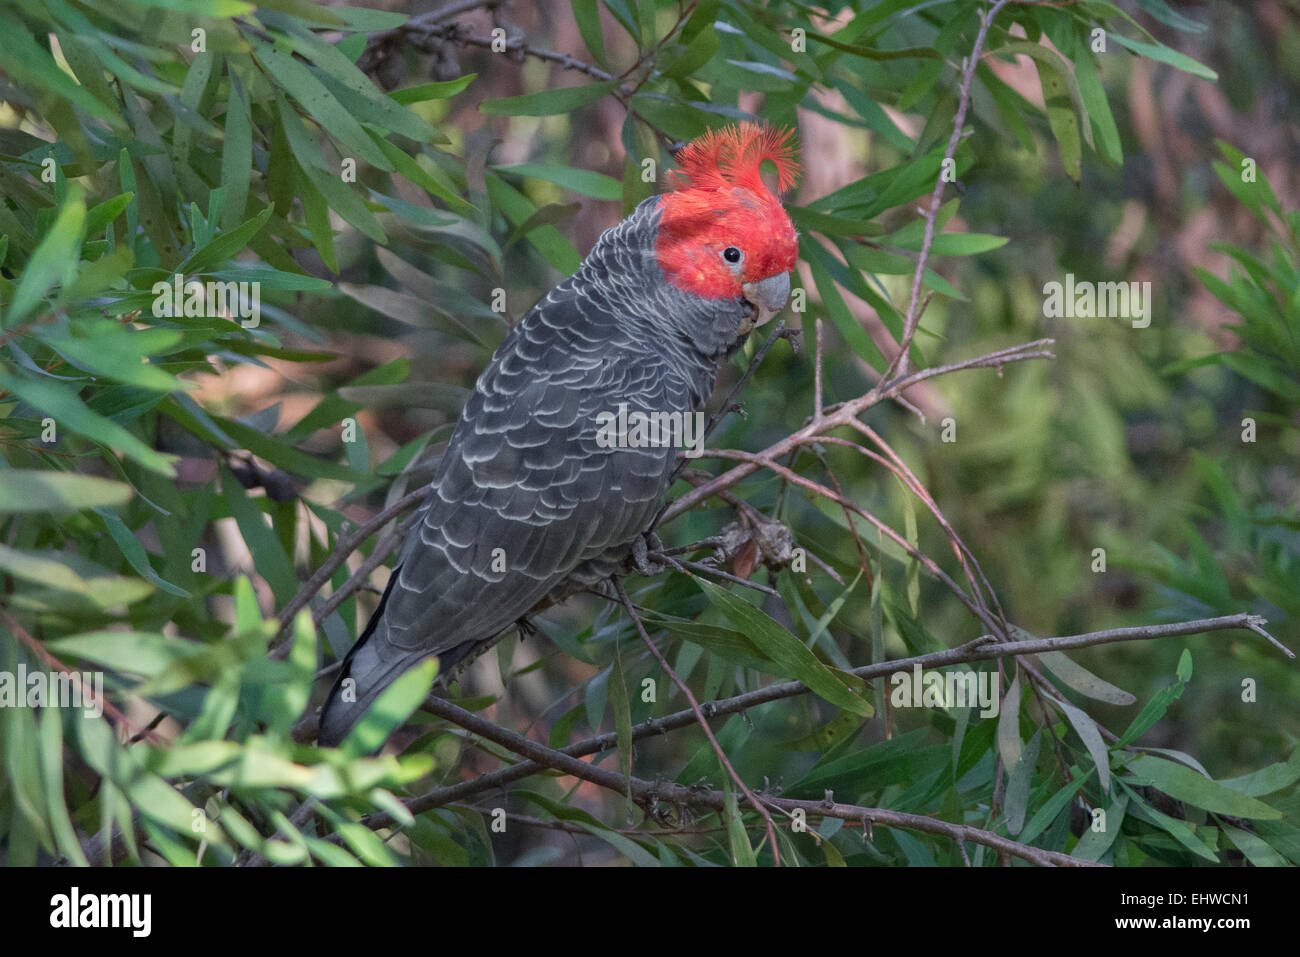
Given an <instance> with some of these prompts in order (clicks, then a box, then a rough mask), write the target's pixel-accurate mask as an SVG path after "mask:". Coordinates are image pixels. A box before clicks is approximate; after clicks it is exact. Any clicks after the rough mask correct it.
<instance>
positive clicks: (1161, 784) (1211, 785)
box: [1127, 754, 1282, 821]
mask: <svg viewBox="0 0 1300 957" xmlns="http://www.w3.org/2000/svg"><path fill="white" fill-rule="evenodd" d="M1127 770H1128V771H1129V772H1130V773H1131V774H1133V775H1134V776H1135V778H1136V779H1137V781H1138V782H1139V783H1142V784H1149V785H1151V786H1152V787H1154V788H1157V789H1159V790H1161V791H1163V792H1164V793H1165V794H1168V795H1169V796H1170V797H1172V798H1176V799H1177V800H1179V801H1183V802H1184V803H1186V804H1190V805H1192V806H1193V807H1198V808H1201V809H1203V810H1206V811H1211V812H1213V813H1215V814H1227V815H1230V816H1231V817H1244V818H1257V819H1260V820H1267V821H1275V820H1278V819H1280V818H1281V817H1282V812H1281V811H1278V810H1276V809H1274V808H1271V807H1269V806H1268V805H1267V804H1265V803H1264V802H1263V801H1259V800H1257V799H1255V798H1253V797H1251V796H1250V795H1248V794H1243V793H1241V792H1240V791H1236V790H1234V789H1232V788H1230V787H1226V786H1225V785H1223V784H1220V783H1219V782H1217V781H1212V780H1211V779H1209V778H1207V777H1205V776H1203V775H1201V774H1197V773H1196V772H1195V771H1193V770H1192V769H1191V768H1188V767H1184V766H1183V765H1181V764H1177V763H1175V762H1173V761H1167V760H1165V759H1164V758H1158V757H1156V756H1155V755H1151V754H1144V755H1141V756H1140V757H1137V758H1134V759H1133V760H1132V761H1130V762H1129V763H1128V768H1127Z"/></svg>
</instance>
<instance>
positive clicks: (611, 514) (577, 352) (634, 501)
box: [319, 123, 798, 745]
mask: <svg viewBox="0 0 1300 957" xmlns="http://www.w3.org/2000/svg"><path fill="white" fill-rule="evenodd" d="M676 159H677V164H678V166H679V169H677V170H674V171H673V172H672V173H670V174H669V175H670V179H671V183H670V185H671V189H670V190H669V191H668V192H666V193H665V194H663V195H661V196H655V197H651V198H650V199H647V200H645V201H644V202H642V203H640V204H639V205H638V206H637V207H636V209H635V210H633V212H632V214H631V215H630V216H628V217H627V219H625V220H623V221H622V222H621V223H619V224H618V225H617V226H614V227H612V228H611V229H609V230H607V231H606V232H605V233H604V234H602V235H601V237H600V238H599V239H598V240H597V242H596V245H595V246H594V247H593V248H592V250H591V253H590V254H589V255H588V256H587V258H586V259H585V260H584V261H583V263H582V265H581V266H580V267H579V268H578V270H577V272H575V273H574V274H573V275H572V276H570V277H569V278H568V279H566V280H564V281H563V282H561V283H560V284H559V285H558V286H556V287H555V288H554V289H552V290H551V291H550V292H549V293H547V295H546V297H545V298H544V299H543V300H542V301H541V302H539V303H538V304H537V305H536V306H535V307H534V308H533V309H532V311H531V312H529V313H528V315H527V316H525V317H524V319H523V320H522V321H521V322H520V323H519V324H518V325H517V326H516V327H515V328H514V329H513V330H511V332H510V333H509V335H507V336H506V338H505V341H503V342H502V343H501V345H500V347H499V348H498V349H497V350H496V352H495V354H494V355H493V356H492V360H491V362H490V363H489V364H488V366H487V368H486V369H485V370H484V371H483V374H482V375H481V376H479V379H478V382H477V384H476V385H475V388H474V392H473V395H472V396H471V397H470V399H469V401H468V402H467V403H466V405H465V409H464V411H463V412H462V414H461V418H460V422H459V423H458V424H457V426H456V429H455V431H454V432H453V433H452V436H451V439H450V441H449V443H448V446H447V450H446V452H445V453H444V455H443V458H442V461H441V462H440V463H439V466H438V469H437V473H436V475H435V477H434V479H433V483H432V492H431V494H430V495H429V497H428V498H427V499H426V501H425V504H424V506H423V507H422V509H421V511H420V513H418V515H417V517H416V519H415V522H414V524H413V525H412V526H411V529H410V531H409V533H408V534H407V537H406V540H405V542H404V543H403V545H402V548H401V551H400V553H399V554H398V558H397V562H396V564H395V565H394V567H393V573H392V576H391V578H390V579H389V581H388V587H387V588H386V589H385V591H384V594H383V598H382V599H381V600H380V602H379V607H378V608H377V609H376V610H375V613H374V615H373V616H372V617H371V619H370V622H369V624H368V625H367V626H366V629H365V631H364V632H363V633H362V635H361V637H360V638H359V639H358V640H357V642H356V644H355V645H353V646H352V649H351V650H350V651H349V652H348V654H347V656H346V657H345V658H344V660H343V665H342V669H341V671H340V673H339V677H338V680H337V681H336V683H335V685H334V687H333V689H332V690H331V691H330V695H329V698H328V699H327V700H326V702H325V706H324V708H323V709H322V712H321V726H320V735H319V740H320V742H321V743H322V744H326V745H333V744H337V743H339V742H340V741H341V740H342V739H343V738H344V737H345V736H346V735H347V733H348V731H349V730H350V729H351V728H352V727H353V726H354V725H355V724H356V722H357V721H358V720H359V719H360V717H361V716H362V714H364V712H365V710H366V708H367V707H368V706H369V705H370V704H371V703H372V702H373V701H374V700H375V699H376V698H377V697H378V696H379V694H380V693H381V692H382V691H383V690H384V689H385V688H386V687H388V685H389V684H391V683H392V682H393V681H394V680H395V679H396V678H397V677H398V676H399V675H401V674H402V673H403V672H404V671H406V670H407V669H408V668H411V667H413V666H414V665H416V664H417V663H419V662H420V661H422V660H424V659H425V658H428V657H430V656H437V657H438V659H439V663H440V677H439V680H440V681H446V680H449V678H450V677H451V676H453V675H454V674H455V673H457V672H458V671H459V670H460V668H462V667H463V666H464V665H465V664H466V663H468V662H469V661H471V660H473V658H475V657H477V655H479V654H481V653H482V652H483V651H484V650H486V649H487V648H489V647H491V645H492V644H493V643H495V641H497V640H498V639H499V638H500V637H501V636H503V635H504V634H505V633H507V632H508V631H510V630H511V629H513V628H514V627H516V625H517V623H518V622H520V621H521V620H522V619H525V618H526V616H527V615H528V614H529V612H530V611H532V610H533V609H534V608H536V607H537V606H539V605H542V604H546V603H550V602H554V601H556V600H562V599H563V598H564V597H565V596H566V594H569V593H572V592H573V591H576V590H578V589H579V588H582V587H590V586H592V585H595V584H597V583H600V582H603V581H605V580H606V579H608V578H609V576H610V575H611V574H614V573H615V572H617V571H618V570H620V569H621V568H623V567H624V565H625V563H626V562H627V561H628V559H629V555H630V554H631V553H632V551H633V546H634V544H636V543H637V542H638V540H639V539H640V540H641V541H642V542H644V539H642V535H643V533H645V532H646V531H647V529H648V527H649V526H650V524H651V522H652V521H653V519H654V516H655V514H656V512H657V511H658V509H659V507H660V505H661V503H662V501H663V498H664V496H665V494H666V493H667V491H668V487H669V485H670V484H671V482H672V475H673V472H674V468H675V466H676V462H677V449H676V448H674V447H672V446H671V445H668V444H657V445H650V446H646V447H620V446H622V445H627V446H636V445H637V443H634V442H624V443H618V444H616V445H615V447H610V446H611V443H610V442H608V441H606V440H605V439H606V437H604V436H602V435H601V434H600V430H601V422H602V421H604V422H608V417H609V416H610V415H611V414H613V413H615V412H616V411H617V410H619V408H620V406H623V407H625V410H626V411H627V412H629V413H631V412H638V411H639V412H641V413H643V415H654V414H662V413H665V412H667V413H676V414H679V415H687V414H691V413H693V412H694V411H695V410H696V409H698V408H699V407H700V406H701V405H702V404H703V403H704V402H705V400H707V399H708V397H709V395H710V394H711V393H712V391H713V387H714V382H715V380H716V378H717V373H718V371H719V368H720V366H721V363H722V362H723V361H724V360H725V359H726V358H727V357H728V356H729V355H731V354H732V353H733V352H734V351H735V350H736V349H737V348H739V346H740V345H741V344H743V343H744V341H745V339H746V337H747V336H748V335H749V333H750V331H751V330H752V329H753V328H754V327H755V326H756V325H760V324H762V323H763V322H765V321H767V320H768V319H770V318H771V317H772V316H773V315H774V314H775V313H777V312H779V311H780V310H781V309H783V308H784V307H785V304H786V300H787V299H788V298H789V294H790V276H789V273H790V271H791V270H792V269H793V268H794V265H795V259H796V255H797V244H796V233H795V229H794V226H793V224H792V223H791V222H790V217H789V216H788V215H787V213H786V212H785V210H784V209H783V208H782V206H781V203H780V200H778V199H777V197H776V195H774V194H773V192H772V191H771V190H770V189H769V188H768V186H767V185H766V183H765V182H764V180H763V177H762V172H761V168H762V165H763V164H764V163H765V162H767V161H770V162H771V164H773V166H774V167H775V171H776V188H777V191H778V192H780V191H784V190H786V189H789V188H790V187H791V186H793V185H794V181H795V177H796V176H797V174H798V165H797V163H796V162H795V160H794V148H793V144H792V142H791V132H790V131H789V130H783V129H779V128H776V127H764V126H758V125H756V124H750V123H744V124H741V125H739V126H733V127H728V128H726V129H722V130H715V131H711V132H709V133H707V134H705V135H704V136H702V137H700V138H699V139H697V140H694V141H693V142H691V143H689V144H687V145H686V146H685V147H684V148H683V149H682V150H681V151H679V153H678V154H677V157H676ZM602 417H603V418H602ZM638 554H640V551H639V552H638Z"/></svg>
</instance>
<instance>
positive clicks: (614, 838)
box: [575, 821, 662, 867]
mask: <svg viewBox="0 0 1300 957" xmlns="http://www.w3.org/2000/svg"><path fill="white" fill-rule="evenodd" d="M575 823H576V824H577V825H578V826H579V827H581V828H582V829H583V830H585V831H587V832H589V833H591V834H593V835H595V836H596V837H598V838H600V839H601V840H602V841H604V842H605V843H606V844H608V845H609V846H610V847H612V848H614V850H616V851H618V852H619V853H620V854H622V855H623V856H624V857H626V858H627V859H628V860H629V861H631V862H632V863H633V864H635V865H636V866H637V867H661V866H662V865H661V864H660V862H659V858H657V857H655V856H654V855H653V854H651V853H650V852H649V851H647V850H646V849H645V848H644V847H642V846H641V845H640V844H638V843H637V842H636V841H634V840H632V839H631V838H629V837H624V836H623V835H622V834H619V833H618V832H617V831H611V830H610V829H609V828H607V827H598V826H596V825H595V824H592V823H590V822H588V821H577V822H575Z"/></svg>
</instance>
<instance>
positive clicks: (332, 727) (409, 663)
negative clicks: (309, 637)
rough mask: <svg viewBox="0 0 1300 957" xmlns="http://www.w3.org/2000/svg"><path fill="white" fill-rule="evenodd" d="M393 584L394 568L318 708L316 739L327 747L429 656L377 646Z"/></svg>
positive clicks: (380, 639) (418, 651) (384, 643)
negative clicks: (382, 695)
mask: <svg viewBox="0 0 1300 957" xmlns="http://www.w3.org/2000/svg"><path fill="white" fill-rule="evenodd" d="M396 581H397V570H396V569H394V570H393V574H392V576H391V577H390V578H389V579H388V587H387V588H385V589H384V596H383V598H381V599H380V600H379V607H378V608H376V609H375V612H374V614H373V615H371V616H370V621H369V622H368V623H367V624H366V629H365V631H363V632H362V633H361V637H360V638H358V639H357V641H356V644H354V645H353V646H352V647H351V649H349V651H348V653H347V655H345V656H344V658H343V665H342V667H340V668H339V675H338V678H336V679H335V681H334V687H333V688H331V689H330V693H329V697H328V698H326V699H325V705H324V706H323V707H322V708H321V715H320V733H319V735H318V738H317V740H318V741H319V742H320V743H321V744H323V745H325V746H327V747H334V746H335V745H337V744H339V742H341V741H342V740H343V739H344V738H345V737H347V735H348V732H349V731H351V730H352V728H353V727H354V726H355V725H356V723H357V722H358V721H360V720H361V716H362V715H364V714H365V713H366V711H367V709H369V707H370V705H371V704H373V703H374V701H375V699H376V698H378V697H379V696H380V694H382V693H383V691H384V689H385V688H387V687H388V686H389V685H390V684H392V683H393V682H394V681H396V680H397V678H398V676H400V675H401V674H402V673H403V672H404V671H406V670H407V669H408V668H411V667H414V666H415V665H416V664H418V663H419V662H420V661H422V660H424V659H425V658H427V657H429V653H428V652H427V651H422V650H415V651H409V652H406V653H405V654H402V653H394V652H396V649H393V648H391V647H388V648H384V647H381V645H387V642H386V641H385V639H384V636H383V635H378V634H376V632H377V631H379V630H380V629H379V626H380V623H381V622H382V620H383V617H384V607H385V606H386V605H387V604H388V596H389V593H390V592H391V591H392V588H393V583H394V582H396Z"/></svg>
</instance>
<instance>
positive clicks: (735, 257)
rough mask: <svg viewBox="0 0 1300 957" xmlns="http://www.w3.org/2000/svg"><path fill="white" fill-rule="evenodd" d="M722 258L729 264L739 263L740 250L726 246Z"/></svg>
mask: <svg viewBox="0 0 1300 957" xmlns="http://www.w3.org/2000/svg"><path fill="white" fill-rule="evenodd" d="M722 258H723V259H725V260H726V261H727V262H729V263H738V262H740V250H739V249H737V248H736V247H735V246H728V247H727V248H726V249H724V250H723V251H722Z"/></svg>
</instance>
